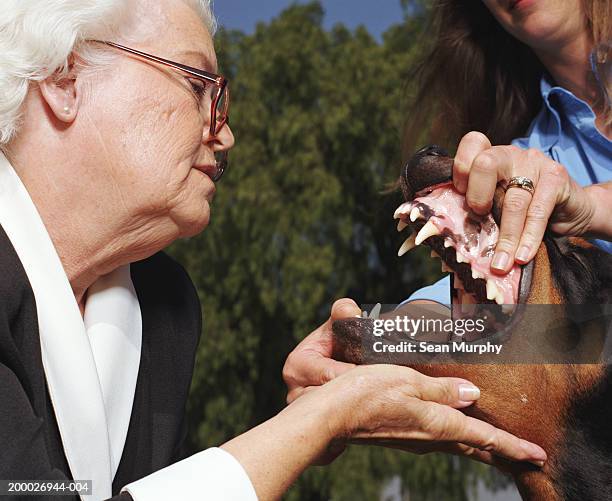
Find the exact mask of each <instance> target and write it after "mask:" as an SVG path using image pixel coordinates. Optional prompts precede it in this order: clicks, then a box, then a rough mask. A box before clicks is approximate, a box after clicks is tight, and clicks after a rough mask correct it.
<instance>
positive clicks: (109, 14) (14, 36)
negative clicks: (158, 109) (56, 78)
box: [0, 0, 216, 148]
mask: <svg viewBox="0 0 612 501" xmlns="http://www.w3.org/2000/svg"><path fill="white" fill-rule="evenodd" d="M182 1H184V2H186V3H188V4H190V5H192V6H193V7H194V8H196V10H197V11H198V13H199V14H200V16H201V18H202V20H203V21H204V23H205V24H206V27H207V28H208V30H209V31H210V33H211V35H213V34H214V32H215V30H216V22H215V18H214V16H213V14H212V11H211V5H210V4H211V0H182ZM0 2H1V3H2V5H1V7H0V148H2V147H3V146H5V145H6V144H7V143H8V142H9V141H10V140H11V139H12V138H13V137H14V136H15V134H16V132H17V131H18V129H19V125H20V120H21V106H22V104H23V102H24V100H25V98H26V96H27V93H28V89H29V85H30V82H31V81H42V80H44V79H46V78H48V77H49V76H50V75H53V74H54V73H55V72H58V71H60V72H61V71H65V70H66V69H67V67H68V64H67V63H68V59H69V57H70V55H71V53H73V52H78V54H79V57H80V58H81V59H82V60H83V61H85V62H86V63H87V64H88V65H93V66H95V65H100V64H102V61H103V60H102V59H101V57H100V47H97V48H96V47H94V46H95V44H85V43H83V42H85V41H87V40H116V39H117V37H120V36H121V34H122V33H123V31H124V30H125V29H126V28H127V26H128V17H129V16H128V14H129V11H130V5H131V4H132V2H131V1H127V0H0ZM132 10H133V9H132ZM122 38H123V39H125V36H124V37H122ZM98 45H99V44H98ZM107 60H108V56H107Z"/></svg>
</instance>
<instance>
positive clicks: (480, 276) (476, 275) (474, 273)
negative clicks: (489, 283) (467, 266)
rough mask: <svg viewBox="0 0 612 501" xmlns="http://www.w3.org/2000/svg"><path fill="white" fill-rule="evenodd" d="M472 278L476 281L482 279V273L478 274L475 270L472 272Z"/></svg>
mask: <svg viewBox="0 0 612 501" xmlns="http://www.w3.org/2000/svg"><path fill="white" fill-rule="evenodd" d="M472 278H473V279H474V280H476V279H477V278H484V275H483V274H482V273H478V272H477V271H476V270H472Z"/></svg>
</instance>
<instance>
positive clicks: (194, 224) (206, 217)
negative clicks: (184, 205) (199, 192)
mask: <svg viewBox="0 0 612 501" xmlns="http://www.w3.org/2000/svg"><path fill="white" fill-rule="evenodd" d="M173 219H174V221H175V222H176V224H177V225H178V227H179V231H180V238H186V237H193V236H195V235H197V234H198V233H201V232H202V231H204V229H205V228H206V227H207V226H208V223H209V222H210V206H209V205H208V202H207V201H204V204H199V207H195V208H193V207H192V208H191V210H189V211H183V212H182V213H181V214H178V215H177V216H176V217H174V218H173Z"/></svg>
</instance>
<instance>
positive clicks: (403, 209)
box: [393, 202, 412, 219]
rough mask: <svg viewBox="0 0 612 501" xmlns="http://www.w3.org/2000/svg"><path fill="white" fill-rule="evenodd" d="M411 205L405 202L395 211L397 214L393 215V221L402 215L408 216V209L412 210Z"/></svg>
mask: <svg viewBox="0 0 612 501" xmlns="http://www.w3.org/2000/svg"><path fill="white" fill-rule="evenodd" d="M411 205H412V204H411V203H410V202H404V203H403V204H402V205H400V206H399V207H398V208H397V209H395V213H394V214H393V219H397V218H399V217H400V216H401V215H403V214H407V213H408V209H409V208H410V206H411Z"/></svg>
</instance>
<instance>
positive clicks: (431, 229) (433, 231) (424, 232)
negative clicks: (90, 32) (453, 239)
mask: <svg viewBox="0 0 612 501" xmlns="http://www.w3.org/2000/svg"><path fill="white" fill-rule="evenodd" d="M411 215H412V214H411ZM439 234H440V230H438V228H436V225H435V224H433V223H432V222H431V221H427V222H426V223H425V226H423V227H422V228H421V231H419V233H418V235H417V236H416V240H415V242H414V243H415V244H416V245H421V244H422V243H423V242H424V241H425V240H427V239H428V238H429V237H433V236H434V235H439Z"/></svg>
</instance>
